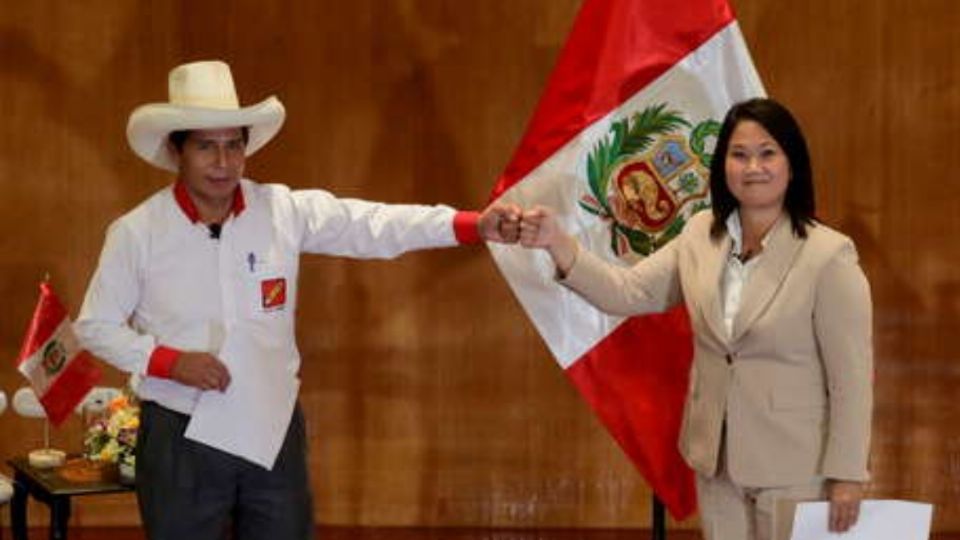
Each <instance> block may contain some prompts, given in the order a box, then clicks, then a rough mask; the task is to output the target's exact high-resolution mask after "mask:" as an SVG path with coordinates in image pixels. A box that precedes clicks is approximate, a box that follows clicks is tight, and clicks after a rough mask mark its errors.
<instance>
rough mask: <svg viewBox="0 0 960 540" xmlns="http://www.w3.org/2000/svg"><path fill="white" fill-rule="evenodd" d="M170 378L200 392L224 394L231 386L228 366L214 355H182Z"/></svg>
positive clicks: (200, 353) (191, 353) (177, 360)
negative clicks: (214, 391)
mask: <svg viewBox="0 0 960 540" xmlns="http://www.w3.org/2000/svg"><path fill="white" fill-rule="evenodd" d="M170 378H171V379H173V380H175V381H177V382H178V383H180V384H185V385H187V386H192V387H194V388H199V389H200V390H219V391H221V392H223V391H224V390H226V389H227V387H228V386H230V372H229V371H227V366H225V365H224V364H223V362H221V361H220V360H218V359H217V357H215V356H213V355H212V354H208V353H202V352H184V353H180V356H178V357H177V359H176V360H174V362H173V367H172V368H171V369H170Z"/></svg>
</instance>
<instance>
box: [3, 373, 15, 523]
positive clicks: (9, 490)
mask: <svg viewBox="0 0 960 540" xmlns="http://www.w3.org/2000/svg"><path fill="white" fill-rule="evenodd" d="M6 409H7V394H6V392H4V391H3V390H0V414H3V411H5V410H6ZM12 498H13V481H11V480H10V479H9V478H7V477H6V476H4V475H2V474H0V507H2V506H3V505H5V504H7V503H8V502H10V499H12ZM0 538H3V530H2V529H0Z"/></svg>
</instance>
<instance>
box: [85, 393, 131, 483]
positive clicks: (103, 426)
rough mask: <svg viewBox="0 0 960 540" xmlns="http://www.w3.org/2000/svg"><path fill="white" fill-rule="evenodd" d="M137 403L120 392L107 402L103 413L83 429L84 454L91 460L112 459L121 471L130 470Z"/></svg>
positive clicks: (109, 461)
mask: <svg viewBox="0 0 960 540" xmlns="http://www.w3.org/2000/svg"><path fill="white" fill-rule="evenodd" d="M139 427H140V406H139V404H138V403H137V401H136V398H134V397H133V396H131V395H128V394H122V395H120V396H118V397H116V398H114V399H113V400H112V401H111V402H110V403H109V404H108V405H107V410H106V413H105V414H104V415H103V416H101V417H100V418H98V419H96V420H95V421H94V422H93V423H92V424H90V427H89V428H88V429H87V434H86V436H85V437H84V439H83V448H84V455H86V457H87V458H88V459H90V460H91V461H100V462H106V463H116V464H118V465H119V466H120V469H121V471H123V469H127V470H129V471H131V472H132V471H133V468H134V464H135V462H134V459H135V458H134V449H135V448H136V446H137V429H138V428H139Z"/></svg>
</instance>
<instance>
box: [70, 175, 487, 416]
mask: <svg viewBox="0 0 960 540" xmlns="http://www.w3.org/2000/svg"><path fill="white" fill-rule="evenodd" d="M476 227H477V214H476V213H475V212H459V213H458V212H456V211H455V210H453V209H452V208H449V207H446V206H420V205H388V204H381V203H373V202H367V201H361V200H355V199H338V198H336V197H334V196H333V195H332V194H330V193H328V192H326V191H322V190H304V191H291V190H290V189H289V188H288V187H286V186H282V185H276V184H258V183H255V182H253V181H250V180H247V179H244V180H242V181H241V183H240V190H239V191H238V192H237V196H236V198H235V200H234V207H233V213H232V214H231V215H230V216H229V217H228V218H227V220H226V221H225V222H224V223H223V225H222V229H221V231H220V234H219V236H220V237H219V239H214V238H212V237H211V232H210V230H209V229H208V227H207V226H206V225H204V224H203V223H200V222H199V221H198V214H197V213H196V210H195V208H194V207H193V205H192V204H191V202H190V199H189V197H187V196H186V192H185V190H184V189H183V187H182V186H180V184H176V185H175V186H170V187H167V188H165V189H163V190H161V191H159V192H157V193H156V194H154V195H153V196H152V197H150V198H149V199H147V200H146V201H144V202H143V203H142V204H140V205H139V206H138V207H137V208H135V209H134V210H132V211H131V212H129V213H127V214H126V215H124V216H123V217H121V218H119V219H118V220H116V221H115V222H114V223H113V224H111V226H110V228H109V229H108V231H107V237H106V241H105V243H104V247H103V251H102V253H101V256H100V262H99V266H98V268H97V270H96V272H95V274H94V275H93V278H92V280H91V283H90V286H89V288H88V289H87V294H86V297H85V299H84V302H83V307H82V308H81V311H80V315H79V317H78V319H77V321H76V323H75V329H76V332H77V334H78V336H79V337H80V340H81V342H82V344H83V346H84V347H85V348H87V349H88V350H90V351H91V352H92V353H93V354H95V355H96V356H98V357H100V358H102V359H104V360H106V361H108V362H109V363H111V364H113V365H114V366H116V367H117V368H119V369H121V370H123V371H126V372H129V373H132V374H134V375H135V376H139V377H140V381H139V383H138V384H137V393H138V395H139V396H140V398H141V399H146V400H152V401H155V402H157V403H159V404H161V405H163V406H164V407H167V408H169V409H172V410H175V411H179V412H181V413H185V414H190V413H191V412H192V411H193V409H194V406H195V405H196V403H197V400H198V398H199V396H200V391H199V390H197V389H194V388H191V387H187V386H184V385H182V384H179V383H177V382H175V381H173V380H171V379H169V378H168V377H169V371H170V367H171V366H172V364H173V361H174V360H175V358H176V356H177V355H178V354H179V351H200V352H209V353H211V354H214V355H216V354H217V351H219V350H220V347H221V345H222V344H223V343H224V340H225V339H226V338H227V337H228V336H230V335H231V333H235V332H241V333H243V335H244V336H245V339H244V342H245V343H253V347H254V348H256V349H258V350H256V351H250V355H251V357H252V358H255V359H257V361H260V360H261V359H262V361H263V362H271V363H276V364H274V365H276V366H277V369H283V370H285V371H286V372H287V373H289V376H290V377H292V378H296V377H297V373H298V371H299V368H300V354H299V352H298V350H297V346H296V342H295V338H294V315H295V311H296V299H297V274H298V270H299V260H300V254H301V253H304V252H307V253H321V254H326V255H337V256H345V257H356V258H392V257H395V256H398V255H400V254H402V253H404V252H406V251H411V250H417V249H424V248H437V247H445V246H453V245H456V244H457V243H458V242H459V243H468V242H476V241H479V237H478V233H477V228H476ZM228 369H231V366H229V365H228ZM262 405H263V406H270V404H262Z"/></svg>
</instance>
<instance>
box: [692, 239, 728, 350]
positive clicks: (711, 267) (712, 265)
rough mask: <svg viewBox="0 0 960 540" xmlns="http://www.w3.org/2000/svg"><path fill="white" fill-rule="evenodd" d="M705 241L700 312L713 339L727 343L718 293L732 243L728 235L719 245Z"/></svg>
mask: <svg viewBox="0 0 960 540" xmlns="http://www.w3.org/2000/svg"><path fill="white" fill-rule="evenodd" d="M707 241H708V242H709V244H708V246H705V247H704V248H703V249H704V251H707V250H709V253H710V257H709V258H708V259H707V260H706V261H705V264H704V265H703V274H702V275H701V276H700V286H701V287H703V295H702V296H701V297H702V298H704V302H703V303H702V304H700V310H701V313H702V315H703V319H704V320H705V321H706V322H707V326H708V327H709V328H710V331H711V332H712V333H713V334H714V337H716V338H717V340H719V342H720V343H727V342H728V341H729V336H727V329H726V325H724V324H723V309H722V304H721V301H722V300H721V297H720V293H721V290H722V283H721V281H722V280H723V270H724V265H725V264H726V262H727V257H728V256H729V254H730V245H731V244H732V243H733V241H732V240H731V239H730V235H729V234H724V235H723V240H721V241H720V242H719V243H716V242H714V241H712V240H710V239H708V240H707Z"/></svg>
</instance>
